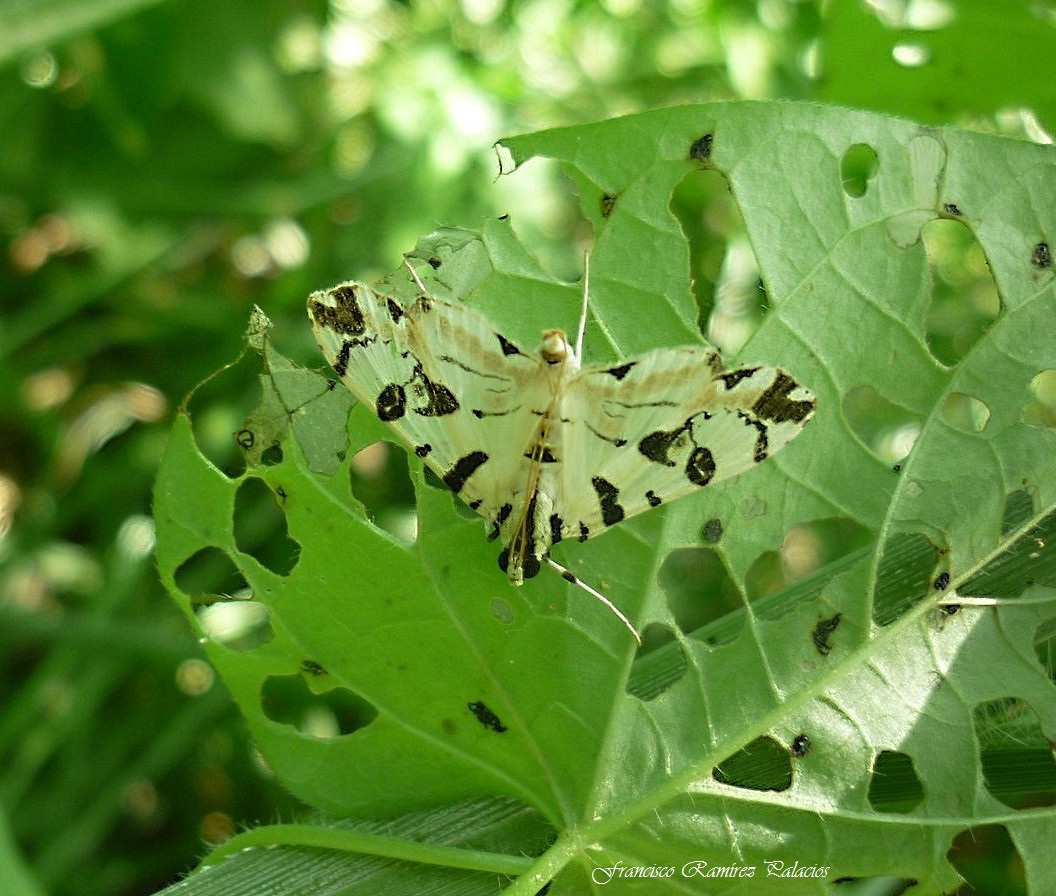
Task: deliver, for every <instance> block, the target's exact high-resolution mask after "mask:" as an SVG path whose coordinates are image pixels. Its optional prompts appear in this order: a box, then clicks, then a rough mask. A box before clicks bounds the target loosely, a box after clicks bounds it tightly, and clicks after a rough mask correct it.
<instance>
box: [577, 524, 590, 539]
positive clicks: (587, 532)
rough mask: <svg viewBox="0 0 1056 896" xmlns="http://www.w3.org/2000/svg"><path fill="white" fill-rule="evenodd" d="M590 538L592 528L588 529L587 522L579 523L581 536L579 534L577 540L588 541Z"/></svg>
mask: <svg viewBox="0 0 1056 896" xmlns="http://www.w3.org/2000/svg"><path fill="white" fill-rule="evenodd" d="M588 538H590V529H588V528H587V527H586V524H585V523H580V524H579V536H578V538H577V540H578V541H586V540H587V539H588Z"/></svg>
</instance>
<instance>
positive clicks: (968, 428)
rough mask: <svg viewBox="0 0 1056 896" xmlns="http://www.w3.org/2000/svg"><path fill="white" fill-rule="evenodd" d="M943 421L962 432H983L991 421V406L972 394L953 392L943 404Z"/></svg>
mask: <svg viewBox="0 0 1056 896" xmlns="http://www.w3.org/2000/svg"><path fill="white" fill-rule="evenodd" d="M941 414H942V419H943V422H945V423H946V424H948V425H949V426H952V427H953V428H954V429H959V430H961V432H982V431H983V430H984V429H985V428H986V424H987V423H988V422H989V421H990V408H988V407H987V406H986V404H985V403H984V402H982V401H980V400H979V399H978V398H973V397H972V396H971V395H965V394H964V393H963V392H951V393H950V394H949V395H948V396H947V397H946V401H945V402H944V403H943V405H942V411H941Z"/></svg>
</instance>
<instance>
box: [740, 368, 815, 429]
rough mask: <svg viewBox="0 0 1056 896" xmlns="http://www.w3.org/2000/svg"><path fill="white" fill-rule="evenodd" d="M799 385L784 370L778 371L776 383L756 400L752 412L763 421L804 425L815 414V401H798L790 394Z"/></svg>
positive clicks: (775, 378)
mask: <svg viewBox="0 0 1056 896" xmlns="http://www.w3.org/2000/svg"><path fill="white" fill-rule="evenodd" d="M797 385H798V384H797V383H796V381H795V380H794V379H792V377H790V376H789V375H788V374H787V373H785V372H784V371H783V370H778V371H777V375H776V376H775V377H774V381H773V382H772V383H771V384H770V386H769V387H768V388H767V390H766V391H765V392H763V394H762V395H760V396H759V398H758V399H756V402H755V404H753V405H752V410H753V411H755V413H756V414H757V415H758V416H759V417H761V418H762V419H763V420H769V421H771V422H772V423H787V422H789V421H791V422H792V423H802V422H804V421H805V420H806V419H807V418H808V417H809V416H810V415H811V414H813V413H814V401H813V400H805V401H798V400H795V399H793V398H790V397H789V394H790V393H791V392H792V390H793V389H795V388H796V386H797Z"/></svg>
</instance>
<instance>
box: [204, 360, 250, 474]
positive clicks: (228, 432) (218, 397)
mask: <svg viewBox="0 0 1056 896" xmlns="http://www.w3.org/2000/svg"><path fill="white" fill-rule="evenodd" d="M238 350H239V347H238V345H237V344H236V343H235V342H232V345H231V349H230V351H229V353H228V354H229V356H231V357H233V356H234V355H235V354H237V352H238ZM260 373H261V362H260V356H259V355H258V354H256V353H255V352H247V353H246V354H245V355H244V356H243V357H242V358H240V359H239V360H238V361H237V362H236V363H235V364H233V365H232V366H231V367H228V368H226V369H224V370H222V371H220V372H219V373H217V375H216V376H213V377H211V378H210V379H208V380H207V381H205V382H203V383H201V384H200V385H199V386H197V387H196V388H195V391H194V394H193V395H192V396H191V399H190V404H189V408H190V412H191V427H192V429H193V431H194V442H195V445H196V446H197V448H198V450H199V451H200V452H201V453H202V455H203V456H204V457H205V458H207V459H208V460H209V461H210V463H212V464H213V465H214V466H215V467H216V468H217V469H218V470H222V471H223V472H224V473H225V474H226V475H227V476H229V477H231V478H232V479H234V478H236V477H237V476H240V475H241V474H242V473H243V471H244V470H245V469H246V454H245V452H246V451H247V448H246V440H247V439H250V438H253V439H256V433H255V432H253V431H252V430H247V428H246V426H245V420H246V419H247V417H248V416H249V415H250V413H251V411H252V410H253V405H254V404H255V403H256V402H257V401H259V400H260V386H259V376H260ZM189 388H190V387H188V389H189Z"/></svg>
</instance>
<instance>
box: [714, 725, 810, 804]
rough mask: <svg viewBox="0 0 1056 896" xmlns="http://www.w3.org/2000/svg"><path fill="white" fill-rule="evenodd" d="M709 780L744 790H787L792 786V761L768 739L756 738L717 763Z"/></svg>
mask: <svg viewBox="0 0 1056 896" xmlns="http://www.w3.org/2000/svg"><path fill="white" fill-rule="evenodd" d="M711 776H712V777H713V778H714V779H715V780H716V781H718V782H719V783H720V784H729V785H730V786H732V787H742V788H744V789H745V790H777V791H781V790H788V788H789V787H791V786H792V760H791V758H790V756H789V753H788V750H786V749H785V747H784V746H783V745H782V744H779V743H778V742H777V741H776V740H774V739H773V738H772V737H759V738H756V739H755V740H753V741H752V742H751V743H750V744H748V745H747V746H746V747H745V748H744V749H743V750H740V751H739V752H737V753H734V754H733V755H732V756H730V757H728V758H726V759H724V760H723V761H722V762H720V763H719V764H718V765H717V766H716V767H715V770H714V771H713V772H712V773H711Z"/></svg>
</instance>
